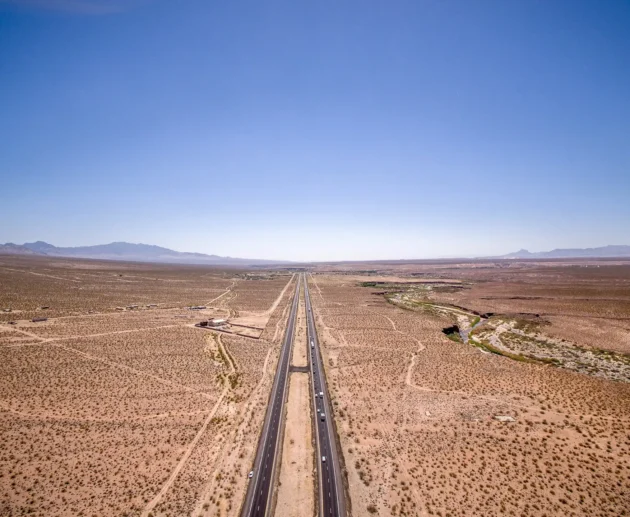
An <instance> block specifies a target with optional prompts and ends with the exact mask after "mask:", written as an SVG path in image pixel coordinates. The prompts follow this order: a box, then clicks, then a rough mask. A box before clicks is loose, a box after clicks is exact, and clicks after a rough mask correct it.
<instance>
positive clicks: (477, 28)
mask: <svg viewBox="0 0 630 517" xmlns="http://www.w3.org/2000/svg"><path fill="white" fill-rule="evenodd" d="M0 180H1V181H0V221H2V224H1V225H0V242H5V241H13V242H18V243H22V242H25V241H33V240H45V241H48V242H51V243H53V244H56V245H59V246H72V245H88V244H100V243H106V242H111V241H119V240H125V241H129V242H144V243H149V244H158V245H162V246H167V247H171V248H174V249H178V250H181V251H199V252H206V253H216V254H220V255H231V256H241V257H257V258H279V259H294V260H341V259H384V258H392V259H396V258H432V257H443V256H480V255H491V254H498V253H506V252H510V251H514V250H516V249H519V248H523V247H524V248H528V249H530V250H532V251H538V250H545V249H551V248H555V247H590V246H600V245H606V244H630V230H629V229H630V201H629V198H630V3H629V2H627V1H625V0H618V1H614V0H607V1H605V2H596V1H592V2H584V1H578V0H571V1H560V0H557V1H553V2H548V1H543V0H539V1H537V0H531V1H511V0H496V1H483V0H479V1H472V2H469V1H438V0H412V1H392V2H385V1H370V0H361V1H350V0H343V1H327V0H324V1H319V2H302V1H297V2H296V1H286V2H280V1H258V0H257V1H238V0H237V1H234V2H208V1H206V0H204V1H197V0H186V1H182V2H173V1H171V0H137V1H134V0H127V1H122V0H121V1H120V2H117V1H115V0H109V1H105V0H92V1H88V0H45V1H44V0H19V1H18V0H0Z"/></svg>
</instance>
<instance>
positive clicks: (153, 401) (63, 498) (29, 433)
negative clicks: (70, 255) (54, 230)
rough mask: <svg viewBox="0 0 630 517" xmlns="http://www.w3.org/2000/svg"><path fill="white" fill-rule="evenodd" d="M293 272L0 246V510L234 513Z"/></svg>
mask: <svg viewBox="0 0 630 517" xmlns="http://www.w3.org/2000/svg"><path fill="white" fill-rule="evenodd" d="M294 282H295V279H294V277H293V276H292V275H291V274H287V273H265V274H258V275H247V274H244V273H243V272H242V271H237V270H220V269H217V268H208V267H192V266H162V265H141V264H131V263H129V264H125V263H115V262H97V261H78V260H64V259H43V258H24V257H20V258H16V257H7V256H3V257H0V286H1V288H0V355H1V358H0V436H1V440H0V515H2V516H3V517H4V516H7V517H9V516H18V515H27V514H29V515H42V516H52V515H68V516H70V515H72V516H76V515H83V516H95V517H96V516H98V517H102V516H121V515H129V516H131V515H145V516H147V515H154V516H160V515H164V516H166V515H169V516H178V515H227V514H229V515H235V514H236V513H237V512H238V508H239V507H240V504H241V500H242V498H243V495H244V493H245V488H246V480H247V472H248V470H249V468H250V466H251V464H252V462H253V455H254V453H255V443H256V439H257V436H258V432H259V429H260V425H261V422H262V418H263V416H264V410H265V406H266V401H267V396H268V393H269V389H270V386H271V380H272V375H273V373H274V372H273V370H274V367H275V362H276V360H277V355H278V351H279V344H280V340H281V338H282V333H283V330H284V322H285V320H286V313H287V304H288V302H289V300H290V297H291V294H292V292H293V291H292V289H291V288H289V289H286V288H287V287H288V286H289V285H294ZM190 306H205V307H207V308H206V309H204V310H199V311H193V310H190V309H187V307H190ZM213 316H214V317H220V318H225V317H230V318H233V319H238V318H243V319H247V318H248V319H247V320H246V324H250V325H249V326H251V327H257V328H258V330H257V331H256V332H253V333H252V336H251V337H243V336H240V335H236V334H238V332H234V333H230V330H228V331H226V332H213V331H208V330H205V329H199V328H195V327H194V323H196V322H198V321H199V320H200V319H201V318H207V317H213ZM41 318H46V319H47V320H46V321H38V322H33V321H32V320H33V319H41Z"/></svg>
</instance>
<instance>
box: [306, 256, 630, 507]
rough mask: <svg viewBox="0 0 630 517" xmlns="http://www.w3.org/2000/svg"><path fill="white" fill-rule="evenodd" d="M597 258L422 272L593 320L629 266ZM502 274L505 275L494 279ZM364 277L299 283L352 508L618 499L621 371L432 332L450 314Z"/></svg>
mask: <svg viewBox="0 0 630 517" xmlns="http://www.w3.org/2000/svg"><path fill="white" fill-rule="evenodd" d="M363 267H364V266H363ZM510 267H512V266H510ZM610 267H611V269H609V270H606V271H602V270H603V269H604V267H603V266H602V267H601V268H600V269H598V270H597V271H596V272H594V273H591V272H588V275H587V276H583V275H584V271H577V270H576V268H574V267H571V266H567V267H566V268H564V269H563V268H562V267H559V266H557V265H554V266H553V267H550V266H544V267H542V266H540V267H539V266H536V265H533V266H530V265H527V266H526V267H523V268H522V269H521V270H519V271H510V272H509V275H508V274H507V273H503V272H502V271H501V270H492V269H491V268H490V267H488V268H487V269H480V268H478V267H475V268H470V269H466V268H464V267H460V266H458V267H457V268H454V267H453V266H451V265H444V264H441V265H439V268H440V269H439V271H437V270H436V269H431V268H429V267H426V266H423V268H424V269H423V271H424V273H426V274H427V275H428V276H431V277H434V276H436V275H438V274H442V275H444V277H448V278H452V277H453V276H454V275H455V274H459V275H461V279H462V280H463V281H465V282H466V284H467V287H466V288H465V289H459V288H458V289H453V290H451V291H449V290H448V289H438V290H436V291H435V292H434V291H433V290H432V295H431V296H433V297H434V298H433V299H435V300H436V301H441V302H445V301H448V302H450V303H455V304H457V305H460V306H463V307H471V308H473V309H475V310H479V311H481V310H483V309H485V310H490V308H493V309H494V310H495V311H496V310H498V309H499V308H501V310H503V311H506V312H508V313H517V312H525V309H527V311H526V312H530V313H534V312H538V313H539V314H545V316H546V314H550V316H551V315H552V314H556V315H557V313H558V312H562V313H571V314H576V315H579V314H590V313H591V312H592V315H593V317H597V318H598V319H599V320H600V321H601V322H602V323H604V321H602V318H603V317H604V316H607V317H610V318H617V319H623V318H627V317H629V316H630V314H629V313H628V312H627V310H626V309H625V308H624V307H625V306H626V305H625V304H626V300H630V290H629V289H628V283H627V279H628V278H629V277H630V268H626V269H623V268H620V269H614V268H618V266H617V265H611V266H610ZM405 268H406V269H405V271H406V272H408V273H411V272H413V271H414V270H413V269H412V266H405ZM536 268H538V269H536ZM589 269H590V268H589ZM344 273H347V271H345V272H344ZM503 274H504V275H506V278H505V280H509V283H508V282H504V283H501V282H500V281H499V280H497V277H501V275H503ZM383 276H385V274H384V273H383ZM392 276H396V275H392ZM482 278H483V281H481V280H482ZM517 280H518V281H517ZM361 281H370V276H365V277H363V278H362V279H361ZM470 284H472V287H470ZM377 290H380V289H374V288H366V287H360V286H359V283H354V284H352V283H350V282H348V275H347V274H343V275H334V274H316V275H314V283H313V289H312V290H311V292H312V293H313V304H314V307H315V315H316V317H317V323H318V329H319V331H320V336H321V337H322V345H323V348H324V355H325V361H326V368H327V375H328V377H329V381H330V384H331V392H332V396H333V398H334V400H335V402H336V404H335V406H334V413H335V420H336V422H337V427H338V430H339V432H340V437H341V443H342V449H343V457H344V461H345V464H346V466H347V470H348V481H349V487H350V497H351V506H352V512H353V514H354V515H369V514H372V513H374V514H376V515H422V516H424V515H442V516H446V515H451V516H468V515H483V516H503V515H532V516H543V515H548V516H551V515H553V516H556V515H557V516H560V515H562V516H564V515H575V516H582V515H609V516H613V515H614V516H617V515H623V513H624V512H627V509H628V507H629V502H630V500H629V499H628V493H630V443H629V442H628V434H627V429H628V426H629V425H630V384H628V383H625V382H615V381H610V380H605V379H600V378H596V377H594V376H591V375H587V374H585V373H575V372H572V371H567V370H564V369H562V368H556V367H553V366H547V365H540V364H529V363H525V362H520V361H516V360H512V359H510V358H507V357H502V356H498V355H495V354H489V353H484V352H483V351H482V350H480V349H479V348H476V347H474V346H472V345H465V344H463V343H457V342H453V341H451V340H449V339H448V338H447V337H446V336H445V335H444V334H443V333H442V329H443V328H444V327H446V326H448V325H452V324H453V321H454V320H453V318H452V317H448V316H446V315H441V314H438V313H431V312H417V311H412V310H404V309H402V308H399V307H396V306H394V305H392V304H391V303H388V302H387V301H386V300H385V299H384V297H383V296H380V295H375V294H373V292H374V291H377ZM535 291H537V292H538V294H537V295H534V294H531V293H532V292H535ZM580 291H581V292H580ZM587 291H588V296H584V293H585V292H587ZM540 293H544V294H540ZM611 293H612V296H611ZM525 296H543V298H538V299H536V298H526V299H522V298H523V297H525ZM489 297H491V298H492V299H491V300H488V299H487V298H489ZM498 298H500V300H499V299H498ZM610 298H612V299H611V300H610V301H609V300H608V299H610ZM624 311H626V312H624ZM623 321H625V319H623ZM547 329H548V327H545V330H547ZM576 334H577V333H575V334H574V336H575V335H576ZM594 335H595V334H594V333H591V334H590V339H593V337H594ZM618 335H622V336H623V334H618ZM576 337H577V336H576ZM607 337H608V338H610V339H615V334H607ZM580 344H581V345H585V343H580ZM614 346H619V347H621V346H622V343H615V344H614ZM505 417H509V418H505Z"/></svg>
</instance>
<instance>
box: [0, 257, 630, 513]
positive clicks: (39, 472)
mask: <svg viewBox="0 0 630 517" xmlns="http://www.w3.org/2000/svg"><path fill="white" fill-rule="evenodd" d="M302 270H303V271H307V280H308V282H309V285H310V292H311V298H312V303H313V310H314V313H315V316H316V321H317V326H318V334H319V337H320V343H321V345H322V348H323V353H324V357H325V369H326V376H327V379H328V384H329V391H330V396H331V399H332V400H333V407H334V421H335V426H336V429H337V433H338V436H339V441H340V447H341V450H340V451H339V452H340V458H341V459H342V461H343V467H344V474H345V476H346V479H345V490H346V498H347V508H348V511H349V514H351V515H354V516H364V515H382V516H389V515H395V516H398V515H400V516H403V515H404V516H427V515H436V516H440V517H446V516H451V517H454V516H467V515H478V516H503V515H515V516H517V515H518V516H521V515H522V516H541V517H542V516H556V515H557V516H560V515H562V516H564V515H572V516H599V515H601V516H621V515H630V384H629V382H630V263H629V262H623V261H613V260H600V261H597V260H590V261H586V260H581V261H573V262H562V261H548V262H536V261H519V260H513V261H506V260H504V261H495V262H493V261H478V262H470V263H466V262H456V261H446V262H439V261H435V262H416V263H381V264H366V263H362V264H356V263H354V264H353V263H345V264H327V265H323V264H320V265H308V266H304V268H302ZM296 280H297V276H296V275H295V274H294V272H293V271H292V270H290V269H283V268H280V267H278V268H275V269H268V270H249V271H246V270H239V269H220V268H216V267H202V266H169V265H149V264H134V263H117V262H105V261H87V260H70V259H49V258H40V257H12V256H0V354H2V358H1V360H0V436H1V438H2V439H1V440H0V515H2V516H5V515H6V516H11V517H13V516H18V515H46V516H49V515H62V516H70V515H73V516H74V515H82V516H99V517H100V516H119V515H126V516H135V515H142V516H149V515H153V516H179V515H194V516H205V515H208V516H211V515H214V516H219V515H221V516H227V515H230V516H236V515H238V513H239V510H240V507H241V504H242V500H243V497H244V495H245V490H246V486H247V473H248V471H249V468H250V466H251V465H252V462H253V458H254V455H255V452H256V450H255V449H256V444H257V440H258V436H259V433H260V430H261V426H262V422H263V418H264V413H265V409H266V403H267V399H268V396H269V392H270V389H271V384H272V380H273V374H274V369H275V366H276V363H277V359H278V354H279V350H280V343H281V341H282V336H283V333H284V327H285V324H286V319H287V316H288V310H289V305H290V302H291V297H292V295H293V291H294V289H293V288H294V287H295V282H296ZM192 307H195V308H194V309H193V308H192ZM300 307H301V312H300V314H301V315H300V316H299V317H298V318H299V319H298V321H299V323H298V327H297V328H298V330H297V331H296V340H295V344H294V347H295V348H294V350H293V357H292V364H293V365H295V366H296V367H303V366H304V365H305V364H306V363H305V356H306V353H305V350H306V347H307V344H306V343H305V339H306V338H305V331H304V315H303V313H302V312H303V310H304V309H303V307H304V304H303V300H301V302H300ZM203 318H206V319H207V318H223V319H227V320H228V321H229V322H230V323H229V325H227V326H225V327H224V328H222V329H219V330H209V329H203V328H198V327H195V323H197V322H198V321H199V320H200V319H203ZM33 320H42V321H33ZM307 379H308V374H307V373H303V372H299V371H296V372H293V373H291V381H290V388H289V393H288V405H287V410H286V411H287V416H286V422H287V429H286V430H285V432H284V437H283V438H284V446H283V449H282V451H283V452H282V465H281V468H280V469H279V475H278V479H279V480H280V481H281V485H280V489H279V490H278V492H277V496H276V504H277V506H276V510H277V514H278V515H285V516H288V515H300V513H299V512H297V513H296V510H295V507H294V506H292V504H291V502H292V501H293V499H292V493H293V492H300V491H301V492H300V493H299V494H298V493H296V494H295V500H296V501H299V504H300V506H299V507H300V508H301V509H302V510H303V511H304V512H305V514H304V515H307V516H308V515H315V512H316V511H317V508H316V501H317V497H316V496H315V494H314V491H315V490H316V486H315V484H316V483H315V480H316V479H317V476H316V474H315V473H314V458H313V454H314V452H313V451H314V447H313V444H312V440H313V433H312V432H310V430H309V425H310V424H309V421H308V419H305V418H303V416H304V415H305V414H306V415H308V414H310V405H309V404H310V403H311V402H310V398H309V394H308V393H307V392H308V382H307ZM283 487H284V488H283Z"/></svg>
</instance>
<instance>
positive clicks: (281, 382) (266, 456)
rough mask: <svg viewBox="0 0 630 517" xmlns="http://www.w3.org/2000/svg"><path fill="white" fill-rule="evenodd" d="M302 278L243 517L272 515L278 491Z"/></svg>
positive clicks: (281, 353)
mask: <svg viewBox="0 0 630 517" xmlns="http://www.w3.org/2000/svg"><path fill="white" fill-rule="evenodd" d="M301 281H302V279H301V277H298V281H297V285H296V286H295V294H294V295H293V305H292V306H291V313H290V314H289V321H288V324H287V329H286V332H285V334H284V341H283V343H282V350H281V351H280V359H279V360H278V368H277V369H276V377H275V379H274V381H273V387H272V388H271V397H270V398H269V406H268V407H267V414H266V415H265V423H264V426H263V431H262V433H261V435H260V441H259V443H258V451H257V452H256V460H255V462H254V474H253V477H252V479H250V481H249V486H248V487H247V494H246V496H245V504H244V505H243V510H242V511H241V516H242V517H265V516H266V515H270V508H271V502H272V499H273V498H272V494H273V489H274V473H275V468H276V457H277V452H278V446H279V438H280V436H281V434H282V433H281V432H280V426H281V424H282V422H283V415H284V401H285V399H286V391H287V378H288V373H289V361H290V358H291V348H292V345H293V334H294V331H295V318H296V315H297V308H298V300H299V298H300V284H301Z"/></svg>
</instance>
